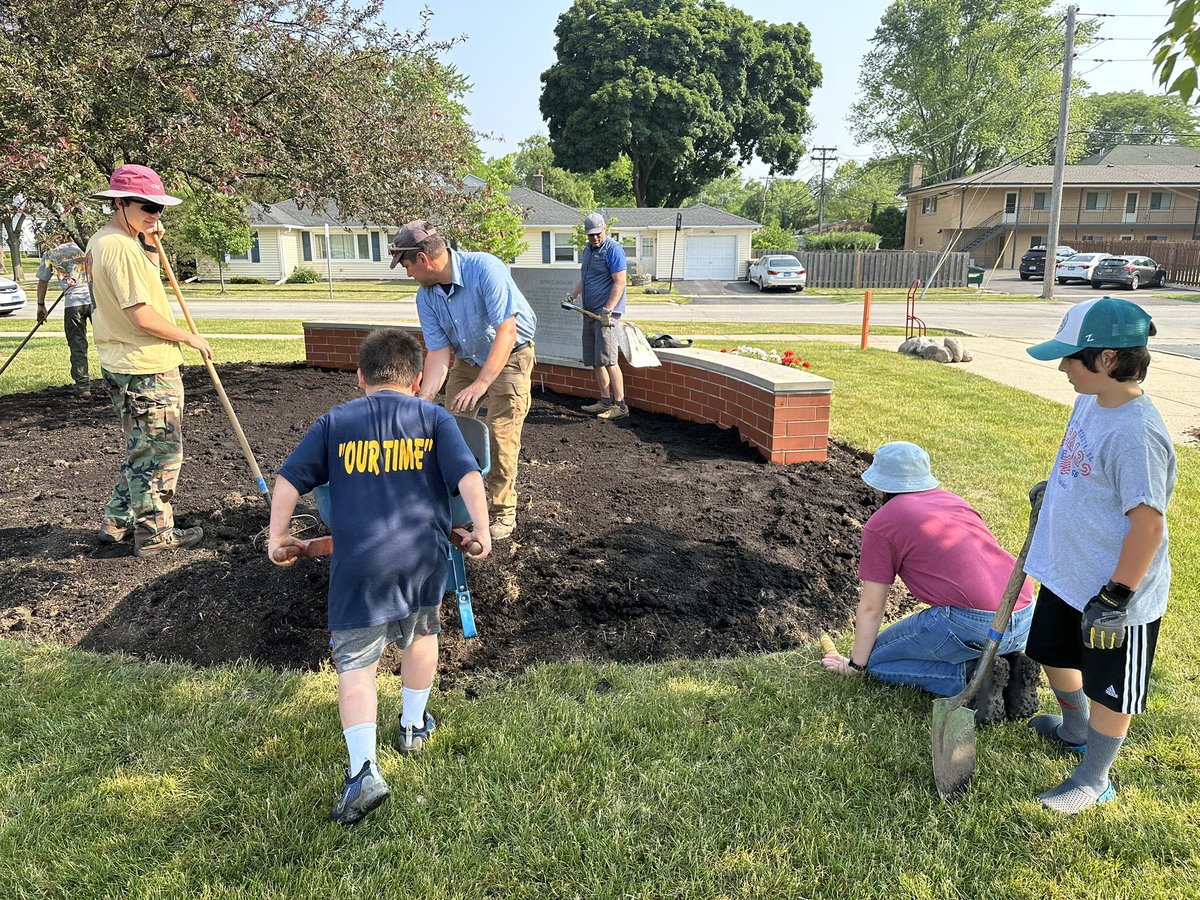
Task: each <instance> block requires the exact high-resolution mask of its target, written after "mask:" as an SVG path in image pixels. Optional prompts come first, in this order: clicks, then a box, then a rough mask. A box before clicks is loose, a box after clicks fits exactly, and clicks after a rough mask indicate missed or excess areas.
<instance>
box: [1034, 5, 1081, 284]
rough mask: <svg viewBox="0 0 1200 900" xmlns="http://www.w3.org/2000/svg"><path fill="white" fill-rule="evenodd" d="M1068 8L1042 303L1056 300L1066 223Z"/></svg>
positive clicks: (1071, 40)
mask: <svg viewBox="0 0 1200 900" xmlns="http://www.w3.org/2000/svg"><path fill="white" fill-rule="evenodd" d="M1076 9H1077V7H1075V6H1068V7H1067V40H1066V44H1065V46H1064V48H1063V71H1062V94H1061V95H1060V97H1059V100H1058V143H1057V144H1056V145H1055V148H1054V186H1053V187H1052V188H1051V189H1050V225H1049V227H1048V228H1047V230H1046V268H1045V269H1044V270H1043V274H1042V299H1044V300H1053V299H1054V265H1055V263H1056V262H1057V261H1058V229H1059V225H1060V224H1061V222H1062V193H1063V167H1064V166H1065V165H1066V162H1067V119H1068V117H1069V114H1070V106H1071V57H1073V56H1074V55H1075V10H1076Z"/></svg>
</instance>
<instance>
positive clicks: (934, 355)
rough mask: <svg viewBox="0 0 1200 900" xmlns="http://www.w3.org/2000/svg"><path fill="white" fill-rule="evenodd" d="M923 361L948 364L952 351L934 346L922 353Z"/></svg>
mask: <svg viewBox="0 0 1200 900" xmlns="http://www.w3.org/2000/svg"><path fill="white" fill-rule="evenodd" d="M921 359H932V360H933V361H934V362H940V363H948V362H950V351H949V350H947V349H946V348H945V347H939V346H938V345H937V344H933V345H931V346H929V347H926V348H925V349H924V350H922V351H921Z"/></svg>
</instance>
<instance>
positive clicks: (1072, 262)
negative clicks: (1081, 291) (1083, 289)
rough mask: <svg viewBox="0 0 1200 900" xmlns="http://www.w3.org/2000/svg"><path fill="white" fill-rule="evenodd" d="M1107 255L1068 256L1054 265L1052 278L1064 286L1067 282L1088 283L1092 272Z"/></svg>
mask: <svg viewBox="0 0 1200 900" xmlns="http://www.w3.org/2000/svg"><path fill="white" fill-rule="evenodd" d="M1107 255H1108V254H1106V253H1076V254H1075V255H1074V256H1068V257H1067V258H1066V259H1064V260H1061V261H1060V262H1058V263H1056V264H1055V266H1054V277H1055V279H1056V280H1057V281H1058V283H1059V284H1066V283H1067V282H1068V281H1085V282H1090V281H1091V280H1092V271H1093V270H1094V269H1095V268H1096V266H1097V265H1098V264H1099V262H1100V260H1102V259H1104V257H1105V256H1107Z"/></svg>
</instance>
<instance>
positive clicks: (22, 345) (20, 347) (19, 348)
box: [0, 291, 67, 375]
mask: <svg viewBox="0 0 1200 900" xmlns="http://www.w3.org/2000/svg"><path fill="white" fill-rule="evenodd" d="M66 293H67V292H66V291H63V292H62V293H61V294H59V295H58V299H57V300H55V301H54V302H53V303H51V304H50V308H49V309H48V310H46V318H45V319H39V320H38V322H37V324H36V325H34V326H33V328H32V329H31V330H30V332H29V334H27V335H25V340H23V341H21V343H19V344H17V349H16V350H14V351H13V352H12V356H10V357H9V358H8V359H7V360H5V362H4V365H2V366H0V375H3V374H4V370H5V369H7V368H8V366H9V364H10V363H11V362H12V361H13V360H14V359H16V358H17V354H18V353H20V352H21V351H22V350H23V349H25V345H26V344H28V343H29V339H30V338H31V337H33V335H34V332H36V331H37V330H38V329H39V328H41V327H42V323H43V322H45V321H46V319H48V318H50V313H52V312H54V308H55V307H56V306H58V303H59V301H60V300H62V298H63V297H65V296H66Z"/></svg>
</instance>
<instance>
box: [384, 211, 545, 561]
mask: <svg viewBox="0 0 1200 900" xmlns="http://www.w3.org/2000/svg"><path fill="white" fill-rule="evenodd" d="M388 249H389V250H390V251H391V254H392V268H395V267H396V266H397V264H399V265H402V266H404V271H405V272H407V273H408V275H409V277H411V278H413V279H415V280H416V281H417V283H418V284H420V285H421V287H420V289H418V291H417V316H418V317H419V318H420V320H421V331H422V332H423V334H424V337H425V351H426V352H425V368H424V370H423V372H422V375H421V390H420V393H419V394H418V396H419V397H420V398H421V399H423V400H433V399H434V398H436V397H437V395H438V391H440V390H441V388H442V385H443V384H445V385H446V408H447V409H450V410H451V411H453V412H455V413H460V414H462V415H468V416H474V415H477V414H478V412H479V405H480V401H481V400H483V399H484V398H486V399H487V409H488V413H487V424H488V432H489V440H490V442H491V455H492V469H491V472H489V473H488V476H487V488H488V512H489V515H490V518H491V526H490V529H489V530H490V531H491V536H492V540H494V541H499V540H504V539H505V538H508V537H511V536H512V533H513V529H514V528H516V524H517V491H516V482H517V459H518V457H519V456H520V454H521V428H522V427H523V426H524V424H525V416H526V415H528V413H529V404H530V376H531V375H532V373H533V363H534V354H533V350H534V348H533V335H534V331H535V330H536V329H537V316H535V315H534V313H533V309H531V308H530V306H529V303H528V302H527V301H526V300H525V297H524V296H523V295H522V294H521V291H520V289H519V288H518V287H517V285H516V283H515V282H514V281H513V280H512V275H511V274H509V271H508V267H507V266H505V265H504V263H503V262H501V261H500V260H499V259H497V258H496V257H495V256H492V254H490V253H470V252H465V251H460V250H451V249H450V248H449V247H447V246H446V241H445V240H444V239H443V238H442V236H441V235H440V234H438V233H437V231H436V229H434V227H433V226H431V225H430V224H429V223H428V222H426V221H425V220H424V219H417V220H415V221H413V222H409V223H408V224H407V225H405V226H404V227H403V228H401V229H400V230H399V231H398V232H396V236H395V237H394V238H393V239H392V243H391V245H390V246H389V247H388ZM451 356H453V358H454V365H453V368H452V367H451V365H450V361H451Z"/></svg>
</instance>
